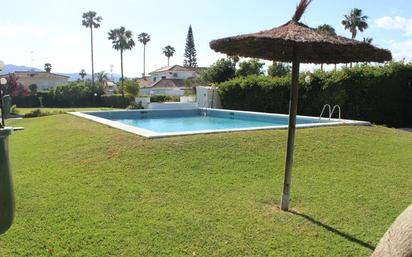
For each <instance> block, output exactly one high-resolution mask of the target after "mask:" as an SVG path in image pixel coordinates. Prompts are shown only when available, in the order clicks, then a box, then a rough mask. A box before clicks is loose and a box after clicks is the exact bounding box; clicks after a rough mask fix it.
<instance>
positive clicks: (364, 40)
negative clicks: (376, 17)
mask: <svg viewBox="0 0 412 257" xmlns="http://www.w3.org/2000/svg"><path fill="white" fill-rule="evenodd" d="M372 41H373V38H371V37H364V38H363V42H365V43H368V44H372Z"/></svg>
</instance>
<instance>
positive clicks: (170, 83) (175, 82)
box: [150, 79, 185, 88]
mask: <svg viewBox="0 0 412 257" xmlns="http://www.w3.org/2000/svg"><path fill="white" fill-rule="evenodd" d="M184 86H185V83H184V80H183V79H161V80H159V81H157V82H155V83H154V84H152V85H151V86H150V87H152V88H153V87H157V88H163V87H184Z"/></svg>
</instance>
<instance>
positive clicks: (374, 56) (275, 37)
mask: <svg viewBox="0 0 412 257" xmlns="http://www.w3.org/2000/svg"><path fill="white" fill-rule="evenodd" d="M311 2H312V0H301V1H300V2H299V4H298V5H297V7H296V11H295V14H294V15H293V17H292V20H290V21H289V22H287V23H286V24H284V25H282V26H280V27H277V28H273V29H271V30H265V31H261V32H257V33H252V34H245V35H240V36H234V37H227V38H222V39H218V40H214V41H211V42H210V47H211V48H212V49H214V50H215V51H217V52H221V53H225V54H227V55H229V56H242V57H252V58H260V59H265V60H270V61H280V62H292V87H291V93H290V104H289V125H288V143H287V152H286V163H285V176H284V183H283V192H282V198H281V209H282V210H285V211H286V210H288V208H289V193H290V183H291V174H292V163H293V150H294V141H295V128H296V113H297V101H298V82H299V66H300V63H315V64H321V63H327V64H336V63H350V62H385V61H390V60H391V59H392V55H391V52H390V51H388V50H385V49H379V48H376V47H374V46H373V45H371V44H369V43H365V42H360V41H357V40H352V39H349V38H345V37H341V36H336V35H332V34H329V33H326V32H322V31H319V30H316V29H313V28H310V27H308V26H306V25H305V24H303V23H301V22H299V20H300V18H301V17H302V15H303V13H304V12H305V10H306V8H307V7H308V5H309V4H310V3H311Z"/></svg>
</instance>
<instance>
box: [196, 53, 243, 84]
mask: <svg viewBox="0 0 412 257" xmlns="http://www.w3.org/2000/svg"><path fill="white" fill-rule="evenodd" d="M235 65H236V64H235V63H234V62H233V61H232V60H231V59H229V58H228V59H220V60H218V61H217V62H215V63H214V64H213V65H212V66H210V68H209V69H208V70H206V71H205V72H204V73H202V75H201V79H202V80H203V81H206V82H209V83H222V82H224V81H227V80H230V79H232V78H234V77H235V74H236V66H235Z"/></svg>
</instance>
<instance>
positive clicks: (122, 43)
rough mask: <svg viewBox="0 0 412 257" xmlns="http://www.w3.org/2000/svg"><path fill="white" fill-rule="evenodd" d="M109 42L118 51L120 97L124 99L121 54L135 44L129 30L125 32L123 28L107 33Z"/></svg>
mask: <svg viewBox="0 0 412 257" xmlns="http://www.w3.org/2000/svg"><path fill="white" fill-rule="evenodd" d="M109 40H111V41H112V44H113V48H114V49H116V50H117V51H120V70H121V76H122V77H121V88H122V97H123V99H124V87H123V81H124V76H123V52H124V51H126V50H131V49H132V48H133V47H134V46H135V43H134V41H133V33H132V32H131V31H130V30H126V29H125V27H123V26H122V27H120V28H118V29H112V30H110V31H109Z"/></svg>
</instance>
